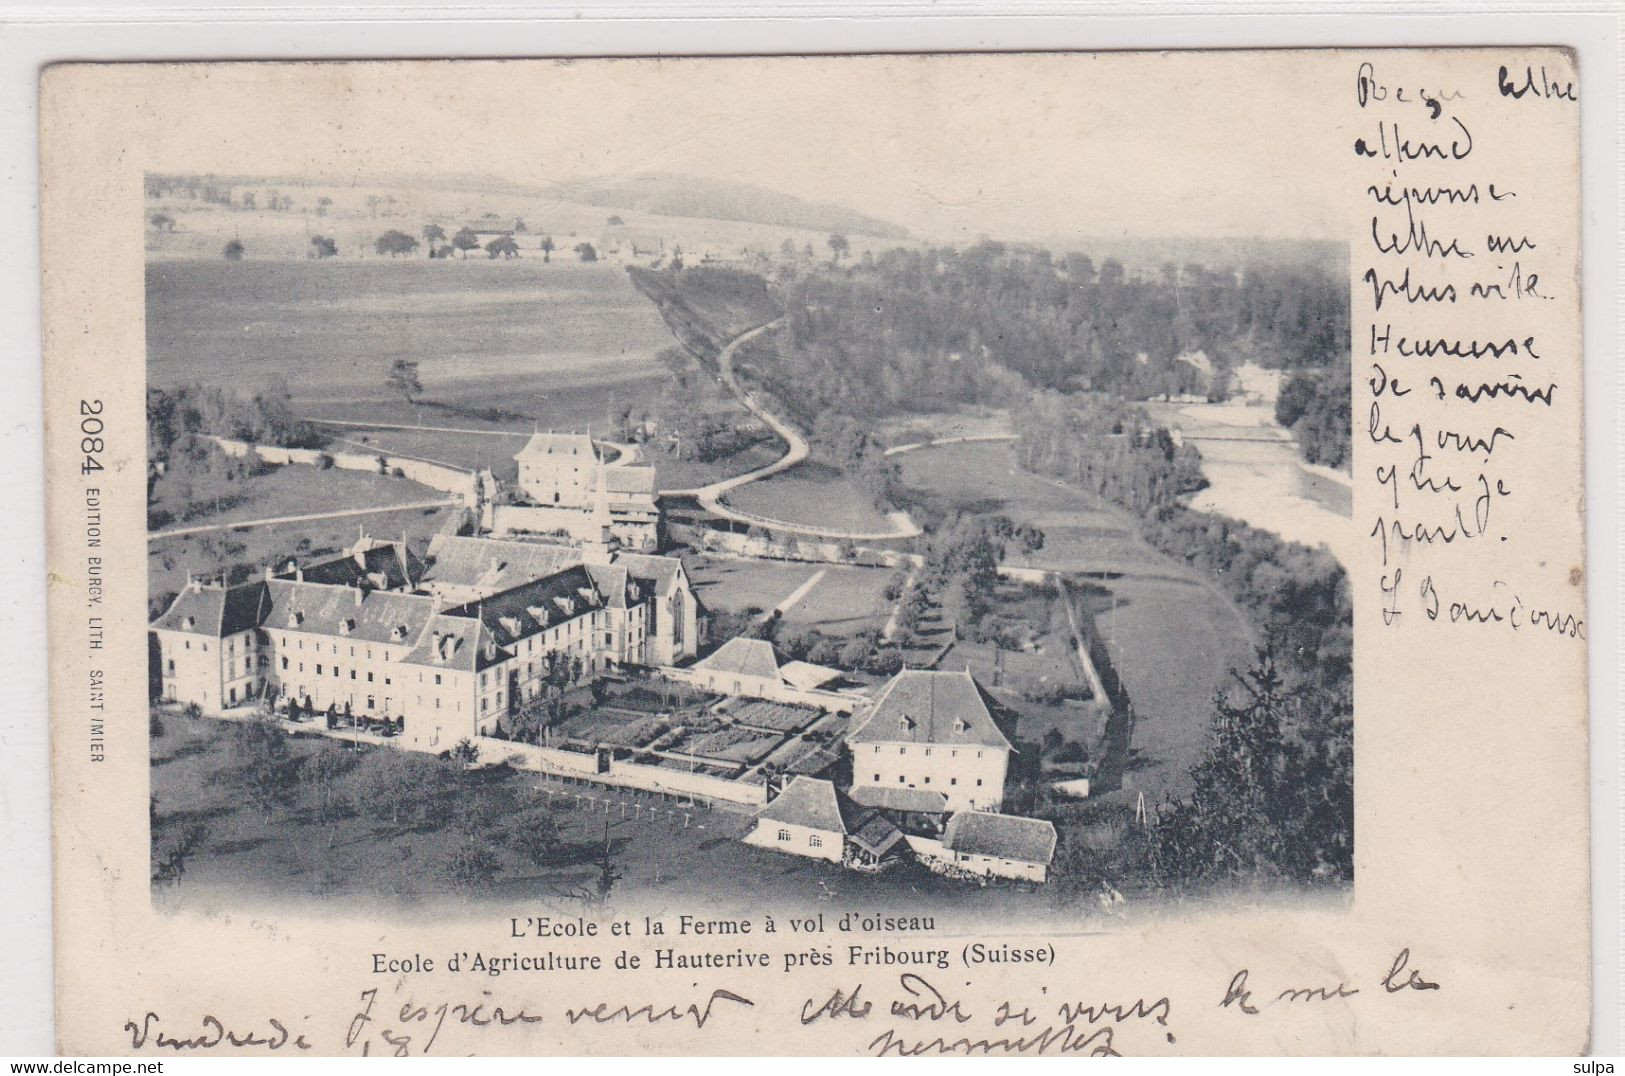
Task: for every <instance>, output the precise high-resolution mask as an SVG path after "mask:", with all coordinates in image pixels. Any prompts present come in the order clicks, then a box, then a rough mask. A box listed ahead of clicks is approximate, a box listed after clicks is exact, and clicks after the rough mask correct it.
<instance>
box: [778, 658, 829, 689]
mask: <svg viewBox="0 0 1625 1076" xmlns="http://www.w3.org/2000/svg"><path fill="white" fill-rule="evenodd" d="M779 675H780V676H782V677H784V682H785V683H787V684H789V685H790V686H791V687H798V688H800V689H801V690H803V691H812V690H813V689H815V688H817V687H819V686H820V685H822V684H827V683H829V682H830V681H831V680H838V679H840V676H841V670H839V669H831V668H829V667H828V666H826V665H814V664H813V663H812V662H810V661H787V662H785V663H784V664H783V665H782V666H781V667H780V668H779Z"/></svg>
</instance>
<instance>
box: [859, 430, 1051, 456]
mask: <svg viewBox="0 0 1625 1076" xmlns="http://www.w3.org/2000/svg"><path fill="white" fill-rule="evenodd" d="M1016 440H1020V438H1018V437H1017V436H1016V435H1015V434H1013V433H971V434H966V435H965V436H963V437H938V438H936V439H935V440H933V441H915V442H914V443H913V444H910V445H893V446H892V447H890V448H888V449H887V450H886V451H885V452H882V453H881V455H883V456H897V455H901V454H902V453H904V452H913V451H914V450H915V449H919V448H936V447H937V446H938V445H972V444H978V443H981V442H996V441H1016Z"/></svg>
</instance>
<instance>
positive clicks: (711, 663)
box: [694, 635, 779, 679]
mask: <svg viewBox="0 0 1625 1076" xmlns="http://www.w3.org/2000/svg"><path fill="white" fill-rule="evenodd" d="M694 668H696V669H707V670H710V671H713V672H720V673H737V674H738V675H740V676H760V677H763V678H766V679H776V678H777V677H778V675H779V659H778V655H776V654H774V653H773V644H772V643H770V642H768V641H767V640H766V639H747V638H746V637H745V636H743V635H736V636H734V637H733V638H732V639H729V640H728V641H727V642H725V643H723V644H722V645H721V646H719V647H718V648H717V649H716V650H715V651H714V652H713V653H712V654H711V655H710V656H709V657H707V658H706V659H705V660H704V661H699V662H696V663H695V665H694Z"/></svg>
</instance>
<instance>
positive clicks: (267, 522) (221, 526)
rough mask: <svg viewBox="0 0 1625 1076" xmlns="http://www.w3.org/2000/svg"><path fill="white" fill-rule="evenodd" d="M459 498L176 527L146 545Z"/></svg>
mask: <svg viewBox="0 0 1625 1076" xmlns="http://www.w3.org/2000/svg"><path fill="white" fill-rule="evenodd" d="M462 503H463V500H462V498H461V497H442V498H441V499H439V500H435V501H414V502H412V503H411V504H382V505H379V506H378V507H377V508H345V509H342V510H340V511H337V512H312V513H309V514H307V515H302V516H273V517H271V518H268V519H244V520H240V521H238V522H236V523H208V524H205V525H203V526H198V527H177V528H175V529H174V530H168V531H157V532H155V533H152V534H149V535H147V541H149V542H156V541H160V540H162V539H164V538H180V537H183V536H185V535H188V534H208V533H210V532H211V531H236V530H246V529H247V528H249V527H274V526H278V525H280V524H283V523H308V522H310V521H311V520H316V519H342V518H344V517H345V516H371V515H378V514H380V513H382V512H410V511H414V510H416V509H420V508H449V507H451V506H453V505H459V504H462Z"/></svg>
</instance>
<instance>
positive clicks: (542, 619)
mask: <svg viewBox="0 0 1625 1076" xmlns="http://www.w3.org/2000/svg"><path fill="white" fill-rule="evenodd" d="M525 612H527V613H529V614H530V618H531V619H532V620H534V621H536V623H538V624H540V625H541V626H542V627H544V628H545V627H547V618H548V613H547V610H546V609H545V608H543V607H542V606H540V605H530V606H526V607H525Z"/></svg>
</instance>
